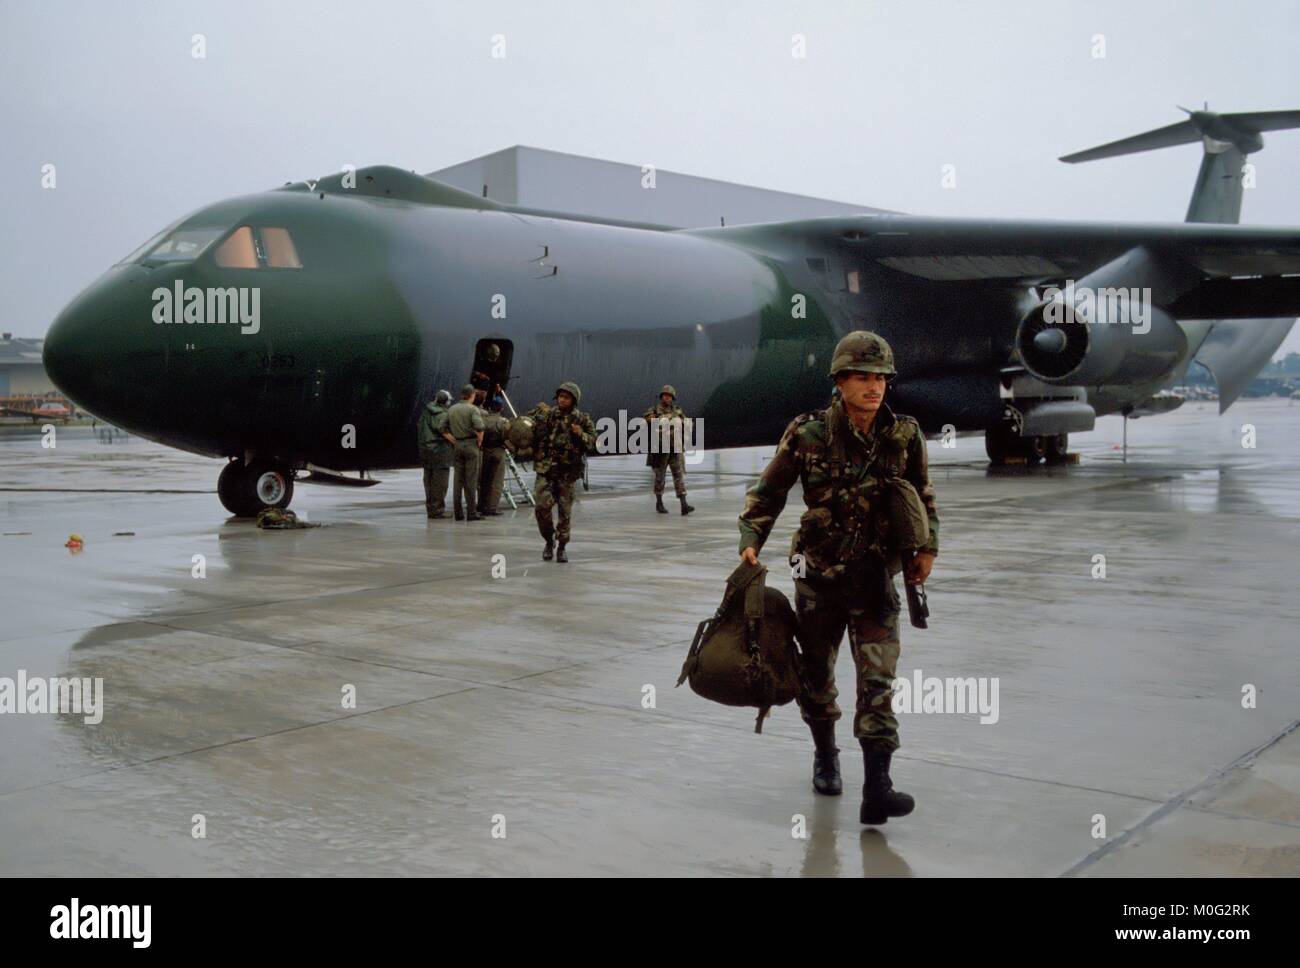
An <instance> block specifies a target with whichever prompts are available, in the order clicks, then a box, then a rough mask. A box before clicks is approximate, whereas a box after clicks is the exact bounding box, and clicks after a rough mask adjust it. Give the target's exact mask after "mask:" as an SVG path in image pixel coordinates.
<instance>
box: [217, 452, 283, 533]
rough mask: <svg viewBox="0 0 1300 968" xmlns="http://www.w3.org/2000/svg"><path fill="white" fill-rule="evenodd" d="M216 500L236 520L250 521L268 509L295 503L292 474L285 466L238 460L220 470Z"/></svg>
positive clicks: (267, 462)
mask: <svg viewBox="0 0 1300 968" xmlns="http://www.w3.org/2000/svg"><path fill="white" fill-rule="evenodd" d="M217 497H219V498H220V499H221V503H222V505H223V506H224V507H225V509H226V510H227V511H229V512H230V513H231V514H233V515H235V516H236V517H241V518H251V517H254V516H255V515H256V514H257V513H258V512H259V511H262V510H264V509H265V508H287V507H288V506H289V502H290V501H292V500H293V471H291V470H289V468H288V467H285V466H284V465H282V464H276V463H274V462H272V461H265V460H260V459H255V460H254V461H253V462H252V463H251V464H245V463H244V461H243V460H242V459H240V458H236V459H234V460H232V461H231V462H230V463H228V464H227V465H226V466H225V467H223V468H222V469H221V476H220V477H218V478H217Z"/></svg>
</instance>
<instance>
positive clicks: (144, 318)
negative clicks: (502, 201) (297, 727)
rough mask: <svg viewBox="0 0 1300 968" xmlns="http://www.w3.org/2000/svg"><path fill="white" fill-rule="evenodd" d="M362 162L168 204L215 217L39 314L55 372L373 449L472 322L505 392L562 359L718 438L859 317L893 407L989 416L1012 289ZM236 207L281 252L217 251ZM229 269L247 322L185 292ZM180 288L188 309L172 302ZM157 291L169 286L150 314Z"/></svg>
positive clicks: (249, 445)
mask: <svg viewBox="0 0 1300 968" xmlns="http://www.w3.org/2000/svg"><path fill="white" fill-rule="evenodd" d="M367 172H369V174H367V175H365V176H364V177H365V178H369V179H370V181H371V182H372V183H374V181H375V178H376V177H377V176H378V178H379V179H380V181H379V185H382V186H384V187H382V188H380V187H376V186H375V185H374V184H371V185H370V187H369V193H364V192H350V191H349V190H348V189H347V188H344V187H342V186H341V185H340V181H339V177H338V176H335V178H334V179H333V180H332V182H331V183H330V184H328V185H327V184H326V183H325V182H322V183H321V184H320V185H312V186H309V185H306V184H301V183H300V184H298V185H295V186H292V187H289V188H286V189H280V190H276V191H271V192H265V193H261V194H257V195H251V196H245V197H241V198H236V199H231V200H228V201H225V202H221V203H219V204H216V205H213V206H211V207H209V208H207V209H204V210H202V211H200V212H199V213H197V214H195V215H193V216H191V217H189V218H188V219H186V220H184V221H183V222H181V223H178V226H176V227H174V228H175V229H177V230H180V231H196V232H201V231H203V230H212V233H213V234H215V233H216V232H220V233H221V235H217V236H215V240H214V241H213V242H212V243H211V244H208V245H207V246H206V247H205V248H204V249H203V250H202V252H201V253H200V254H198V255H197V257H195V258H193V259H191V260H188V261H162V262H159V261H156V260H152V259H150V258H149V257H148V254H147V253H146V255H145V256H143V257H141V258H139V259H137V260H135V261H128V262H126V263H124V264H121V265H118V266H116V267H114V268H113V269H111V270H110V271H109V272H108V273H107V274H106V275H105V276H104V277H103V278H101V279H99V280H98V281H97V282H95V283H94V284H93V285H92V286H91V287H90V288H88V289H87V290H86V291H85V292H84V293H82V294H81V295H80V296H79V297H78V298H77V299H76V300H75V301H74V302H73V303H72V304H71V305H69V306H68V307H67V309H66V310H65V311H64V312H63V313H62V314H61V315H60V317H59V318H58V320H57V321H56V322H55V323H54V325H53V327H52V328H51V330H50V332H49V335H48V337H47V343H46V364H47V368H48V370H49V372H50V376H51V378H52V379H53V380H54V381H55V383H56V384H57V385H58V386H59V387H60V388H62V389H63V390H64V391H65V392H66V393H67V394H68V395H69V396H70V397H72V398H73V399H74V400H76V401H77V402H78V403H80V404H82V405H83V406H84V407H86V408H87V409H89V410H90V411H91V412H93V413H95V414H97V415H98V416H100V417H102V418H103V419H105V420H108V421H111V422H112V423H114V424H117V425H119V426H121V427H123V428H125V429H127V430H130V431H132V432H134V433H137V434H140V435H141V436H144V437H147V438H150V439H154V440H158V441H161V442H163V443H166V444H169V445H172V446H175V447H178V448H182V449H184V450H188V451H192V452H195V453H199V454H206V455H211V456H223V455H229V456H236V455H244V454H248V453H253V454H257V455H260V456H262V457H263V458H266V459H270V460H274V461H276V462H279V463H282V464H284V465H286V466H289V467H300V466H302V465H303V464H305V463H308V462H310V463H312V464H316V465H320V466H323V467H327V468H333V469H337V470H369V469H375V468H386V467H403V466H412V465H414V464H415V463H416V462H417V457H416V451H415V422H416V420H417V418H418V416H419V412H420V409H421V408H422V407H423V406H424V404H425V403H426V402H427V401H428V400H429V399H430V398H431V397H432V396H433V394H434V393H435V392H436V390H438V389H439V388H442V387H446V388H448V389H450V390H452V392H453V393H455V392H456V391H457V390H458V389H459V387H460V386H461V385H462V384H464V383H465V382H466V380H467V379H468V378H469V376H470V373H471V370H472V368H473V366H472V365H473V361H474V353H475V347H476V345H477V344H478V342H479V341H480V340H484V339H489V338H490V339H493V340H494V341H498V342H501V344H502V345H503V346H506V347H508V349H509V355H510V372H509V380H508V383H507V388H506V392H507V393H508V395H509V396H510V398H511V400H512V402H513V403H514V404H515V405H516V406H517V407H518V408H519V409H520V410H521V411H522V410H523V409H526V408H528V407H531V406H532V405H533V404H534V403H536V402H537V401H539V400H550V399H551V398H552V396H553V394H554V390H555V388H556V387H557V386H558V385H559V383H561V382H562V381H564V380H574V381H576V382H578V383H579V384H580V386H581V387H582V390H583V399H582V408H583V409H584V410H586V411H588V412H590V413H592V414H593V416H595V417H596V418H598V419H599V418H601V417H611V418H615V419H616V418H617V416H618V413H619V411H620V410H623V411H626V412H627V413H628V414H629V415H638V414H640V413H641V412H642V411H644V409H646V407H648V406H649V405H650V404H651V403H652V402H653V401H654V399H655V396H656V393H657V390H658V387H659V386H660V385H662V384H663V383H665V382H671V383H673V384H674V385H675V386H676V388H677V390H678V393H679V401H680V402H681V403H682V404H683V405H684V406H685V407H686V409H687V410H688V412H690V413H692V414H693V415H697V416H700V417H703V419H704V439H703V444H704V446H706V447H722V446H737V445H745V444H755V443H762V442H772V441H774V440H775V438H776V436H777V435H779V433H780V431H781V428H783V427H784V425H785V424H786V423H787V422H788V421H789V419H790V418H791V417H792V416H794V415H795V414H798V413H800V412H804V411H807V410H810V409H813V408H816V407H818V406H822V405H824V404H825V402H826V400H827V398H828V394H829V389H830V383H829V380H828V378H827V367H828V364H829V360H830V351H831V349H832V347H833V346H834V344H835V342H836V341H837V340H838V339H839V337H840V336H841V335H843V333H845V332H847V331H849V330H851V329H854V328H860V327H864V326H869V327H870V328H873V329H875V330H877V331H879V332H881V333H882V334H883V335H885V337H886V338H887V339H889V340H890V341H891V343H893V345H894V347H895V351H896V354H897V356H898V360H899V369H900V374H901V375H900V380H899V381H898V383H897V384H896V386H895V388H894V391H893V392H894V400H893V402H895V403H896V405H897V409H899V410H900V411H902V412H908V413H912V414H913V415H915V416H916V417H918V419H920V420H921V421H922V424H923V426H925V427H926V428H927V430H931V431H934V430H937V429H938V428H939V426H940V425H941V424H944V423H950V424H953V425H954V426H956V428H957V429H958V430H980V429H983V428H985V427H987V426H989V425H990V424H991V423H992V422H994V421H996V420H997V418H998V415H999V412H1000V404H999V400H998V371H999V367H1000V366H1001V364H1002V363H1004V362H1005V360H1006V359H1007V358H1008V356H1009V354H1010V347H1011V341H1012V339H1013V335H1014V330H1015V325H1016V322H1017V320H1018V319H1019V315H1020V313H1021V312H1022V311H1023V310H1022V308H1018V307H1021V303H1022V301H1023V298H1024V297H1023V293H1021V292H1019V291H1016V290H1014V289H1011V288H1008V287H1005V286H1003V287H985V288H984V289H981V287H978V286H963V287H960V290H958V289H957V288H956V287H954V288H953V289H952V290H951V291H950V292H944V291H942V290H936V287H935V286H933V285H915V286H911V287H910V288H909V285H908V280H907V278H906V277H901V276H900V275H899V274H896V273H889V271H888V270H885V269H882V268H880V267H879V266H874V264H872V263H869V262H867V261H865V260H864V262H863V263H862V265H861V266H857V267H848V266H845V265H843V264H841V262H840V260H839V257H838V256H836V255H835V254H834V253H831V252H817V251H813V250H811V249H810V250H808V251H800V252H792V253H789V254H788V256H786V257H782V258H774V257H773V256H772V254H771V253H769V252H763V253H759V252H755V251H751V250H750V249H747V248H746V247H745V246H744V245H741V244H735V243H730V242H728V241H726V240H722V239H719V238H716V237H711V236H708V235H704V234H693V233H692V232H689V231H664V230H659V229H656V228H648V227H637V226H633V225H627V224H609V223H605V222H595V221H582V220H577V219H573V218H564V217H556V216H549V215H545V214H539V213H532V212H526V211H523V210H505V209H502V208H501V207H500V206H496V205H495V204H493V203H491V202H488V201H487V200H486V199H481V200H480V199H474V197H473V196H465V195H463V193H458V192H454V191H453V190H450V189H445V186H439V188H440V189H445V191H446V192H447V196H446V197H447V198H450V199H451V203H450V204H430V203H429V202H428V201H426V200H424V199H422V198H420V197H419V191H421V190H423V189H422V188H421V187H420V186H421V185H422V184H424V183H428V184H433V185H436V184H437V183H429V181H428V180H427V179H421V178H419V176H415V175H409V174H408V173H403V172H398V171H396V170H395V169H369V170H367ZM358 175H359V176H360V175H362V173H358ZM412 179H418V182H412V181H411V180H412ZM394 186H396V189H397V190H396V191H394ZM480 206H481V207H480ZM244 226H249V227H252V228H253V229H254V230H257V231H259V232H260V233H262V234H263V235H266V230H268V229H282V230H285V231H286V232H287V233H288V234H289V236H290V237H291V238H292V241H293V245H294V247H295V249H296V254H297V259H298V261H299V262H300V267H296V268H272V267H271V266H270V265H268V264H266V260H265V258H262V259H259V261H258V263H257V265H256V266H255V267H249V268H232V267H223V266H221V265H219V264H218V260H217V257H216V253H217V251H218V249H219V248H220V246H221V244H222V241H223V240H224V239H227V238H229V237H230V235H231V234H232V233H234V232H236V231H238V230H240V229H241V228H242V227H244ZM267 238H268V239H269V236H268V237H267ZM259 254H260V255H263V256H264V255H265V253H260V252H259ZM855 268H856V271H857V272H858V273H859V277H858V279H857V280H856V286H855V288H856V290H857V291H856V292H853V291H849V290H847V289H846V284H845V281H844V280H845V278H846V271H853V270H854V269H855ZM884 274H888V275H889V278H888V279H884V278H876V277H877V276H881V275H884ZM178 287H179V288H178ZM231 290H238V291H239V292H240V293H241V294H247V293H248V292H250V291H253V290H255V291H256V293H257V302H256V304H255V305H256V308H257V310H258V314H257V315H258V318H257V320H256V323H255V325H238V324H236V323H235V322H234V321H233V317H234V316H235V313H234V306H235V302H233V301H231V302H230V303H229V305H230V307H231V311H230V316H231V317H232V321H228V322H225V323H220V322H212V321H211V318H212V313H211V312H210V310H211V307H212V300H211V299H210V298H206V299H205V297H207V296H208V294H210V293H212V292H213V291H217V292H218V297H217V300H216V304H217V306H218V307H221V306H224V305H226V298H227V296H228V295H229V293H230V291H231ZM164 293H165V294H166V295H163V294H164ZM174 296H175V297H180V298H174ZM190 297H193V298H190ZM195 301H198V302H202V303H203V304H204V307H206V309H207V310H208V313H207V315H204V313H203V312H202V311H201V310H202V308H203V307H200V309H196V311H195V312H194V313H193V314H192V318H191V320H190V321H187V319H186V316H185V311H186V303H187V302H188V303H194V302H195ZM250 301H251V300H250ZM161 302H170V303H172V304H173V305H171V306H170V313H171V315H170V316H169V317H168V318H167V320H164V321H159V317H160V315H166V314H165V313H160V310H159V306H160V303H161ZM190 308H194V307H193V306H190ZM972 314H987V315H988V316H990V317H996V318H1001V319H1005V321H1006V322H1005V326H1002V327H999V328H998V331H999V333H1000V334H1001V335H998V336H996V337H994V338H992V339H991V338H990V337H989V335H988V332H989V330H988V327H986V326H980V327H967V326H963V321H964V320H966V319H968V318H969V317H970V316H971V315H972ZM199 319H202V320H203V321H198V320H199ZM967 333H974V334H976V335H975V336H970V335H964V334H967Z"/></svg>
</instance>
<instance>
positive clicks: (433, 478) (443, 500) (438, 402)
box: [418, 390, 455, 518]
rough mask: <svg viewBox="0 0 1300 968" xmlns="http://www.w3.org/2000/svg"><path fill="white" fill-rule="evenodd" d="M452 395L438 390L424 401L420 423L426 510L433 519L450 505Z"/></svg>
mask: <svg viewBox="0 0 1300 968" xmlns="http://www.w3.org/2000/svg"><path fill="white" fill-rule="evenodd" d="M449 406H451V394H450V393H448V392H447V391H446V390H439V391H438V393H437V394H436V395H435V396H434V398H433V400H432V401H430V402H429V403H427V404H425V407H424V411H423V412H422V413H421V414H420V421H419V424H418V446H419V451H420V463H422V464H423V465H424V510H425V513H426V514H427V515H428V516H429V517H430V518H441V517H443V515H444V513H445V510H446V506H447V479H448V478H449V477H450V476H451V459H452V453H453V452H454V450H455V448H454V447H453V446H452V441H451V439H450V435H449V434H448V433H447V408H448V407H449Z"/></svg>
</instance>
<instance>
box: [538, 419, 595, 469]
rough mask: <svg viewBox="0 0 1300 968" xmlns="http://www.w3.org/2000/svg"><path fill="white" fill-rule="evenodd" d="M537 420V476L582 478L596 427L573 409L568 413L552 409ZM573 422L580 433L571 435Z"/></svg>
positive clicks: (593, 449)
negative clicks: (583, 467) (584, 463)
mask: <svg viewBox="0 0 1300 968" xmlns="http://www.w3.org/2000/svg"><path fill="white" fill-rule="evenodd" d="M536 420H537V424H536V426H535V427H534V428H533V468H534V469H535V470H536V471H537V474H538V476H539V477H560V478H567V479H568V480H577V479H578V478H579V477H581V476H582V461H583V458H584V457H585V456H586V455H587V454H590V453H592V452H594V451H595V448H596V426H595V424H593V423H592V421H591V417H589V416H588V415H587V414H585V413H583V412H582V411H581V410H578V409H577V408H576V407H575V408H574V409H573V410H570V411H569V412H568V413H565V412H564V411H563V410H561V409H560V408H559V407H551V408H550V409H549V410H547V411H546V412H545V413H543V414H540V415H539V416H537V418H536ZM574 423H577V424H578V427H579V429H580V430H581V433H576V434H575V433H574V432H573V427H572V425H573V424H574Z"/></svg>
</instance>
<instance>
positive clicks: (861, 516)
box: [740, 330, 939, 824]
mask: <svg viewBox="0 0 1300 968" xmlns="http://www.w3.org/2000/svg"><path fill="white" fill-rule="evenodd" d="M830 375H831V377H832V378H833V379H834V380H835V385H836V392H835V393H834V394H833V395H832V400H831V404H830V406H829V407H828V408H827V409H825V410H818V411H815V412H813V413H807V414H804V415H803V416H800V417H796V418H795V419H794V420H793V421H792V422H791V423H790V425H789V426H788V427H787V428H786V430H785V433H784V435H782V437H781V442H780V444H778V445H777V449H776V456H775V457H773V458H772V462H771V463H770V464H768V465H767V467H766V468H765V469H764V471H763V474H762V476H761V477H760V478H759V480H758V483H756V484H755V485H754V486H753V487H751V488H750V489H749V491H748V493H747V494H746V498H745V510H744V512H743V513H742V514H741V516H740V553H741V557H742V558H744V559H745V560H747V561H750V562H757V560H758V552H759V550H760V549H761V548H762V547H763V543H764V542H765V541H766V540H767V537H768V535H769V534H771V531H772V526H773V525H774V524H775V523H776V518H777V515H779V514H780V513H781V510H782V508H784V507H785V501H786V494H787V493H788V492H789V490H790V488H791V486H792V485H793V484H794V482H795V481H800V482H801V483H802V485H803V499H804V503H805V504H806V505H807V506H808V510H807V511H806V512H804V515H803V517H802V518H801V519H800V521H799V530H798V531H797V532H796V533H795V536H794V541H793V543H792V546H791V552H790V562H791V565H792V566H793V568H794V569H795V576H796V577H795V593H796V594H795V599H796V601H795V607H796V610H797V612H798V615H799V640H800V645H801V646H802V648H803V673H804V690H803V695H802V696H801V697H800V699H799V705H800V709H801V712H802V714H803V719H804V722H806V723H807V724H808V727H809V729H810V730H811V732H812V736H813V744H814V746H815V749H816V751H815V753H814V755H813V789H815V790H816V791H817V792H818V793H823V794H828V795H832V796H833V795H836V794H839V793H840V792H841V790H842V785H841V780H840V763H839V756H838V753H839V750H838V749H837V748H836V746H835V721H836V720H837V719H839V717H840V710H839V707H838V706H837V705H836V703H835V699H836V696H837V695H838V692H837V690H836V688H835V659H836V656H837V654H838V652H839V645H840V641H841V639H842V638H843V636H844V630H845V627H846V626H847V628H848V633H849V647H850V648H851V650H852V654H853V662H854V666H855V667H856V670H857V712H856V715H855V716H854V719H853V735H854V736H855V737H856V738H857V739H858V741H859V743H860V745H861V746H862V753H863V761H864V767H865V773H866V779H865V783H864V784H863V787H862V809H861V813H860V815H859V816H860V819H861V820H862V822H863V823H866V824H881V823H884V822H885V821H886V820H887V819H888V818H890V817H902V816H906V815H907V814H909V813H911V812H912V808H913V807H914V806H915V802H914V801H913V799H912V798H911V797H910V796H908V795H907V794H906V793H902V792H899V791H897V790H895V789H894V788H893V783H892V781H891V780H890V776H889V768H890V759H891V757H892V756H893V753H894V751H895V750H896V749H897V748H898V720H897V719H896V718H895V716H894V711H893V707H892V700H893V695H892V690H893V680H894V674H895V670H896V668H897V665H898V654H899V648H900V647H899V641H898V616H899V600H898V592H897V590H896V589H895V587H894V579H893V575H892V573H891V570H890V564H889V553H888V551H887V550H886V544H887V539H886V533H887V530H888V523H889V521H888V518H887V517H886V516H885V515H886V514H887V510H886V508H887V505H886V504H885V503H884V501H883V500H882V497H881V483H882V481H884V480H887V479H891V478H902V479H903V480H906V481H908V482H909V483H911V484H912V486H913V487H915V488H916V492H917V494H918V495H919V496H920V498H921V501H922V503H923V504H924V506H925V511H926V516H927V517H928V519H929V523H930V535H931V537H930V543H929V545H927V546H926V547H924V548H922V549H921V550H919V551H918V552H917V553H916V555H915V557H914V558H913V559H912V563H911V565H910V566H909V568H908V571H907V574H906V575H905V576H904V579H905V580H906V581H908V582H909V583H912V584H923V583H924V582H925V580H926V578H927V577H929V574H930V568H931V566H932V565H933V563H934V558H935V555H936V554H937V553H938V528H939V519H938V515H937V512H936V509H935V500H934V488H933V487H932V486H931V484H930V475H929V470H928V467H927V461H926V451H925V438H924V436H923V435H922V434H921V428H920V426H919V425H918V424H917V422H916V421H915V420H913V419H912V418H911V417H904V416H901V415H898V414H895V413H893V412H892V411H891V410H890V409H889V407H888V406H886V405H885V402H884V400H885V392H886V390H887V388H888V386H889V382H890V380H892V378H893V377H894V375H895V370H894V354H893V351H892V350H891V349H890V348H889V344H888V343H886V342H885V341H884V340H883V339H882V338H881V337H879V336H877V335H876V334H875V333H869V332H866V331H863V330H858V331H856V332H853V333H850V334H849V335H847V336H845V337H844V338H843V339H842V340H840V342H839V344H838V345H836V347H835V352H834V354H833V356H832V359H831V372H830Z"/></svg>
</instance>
